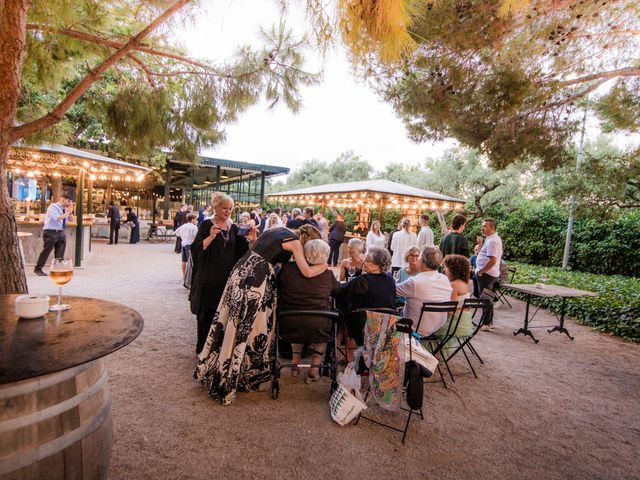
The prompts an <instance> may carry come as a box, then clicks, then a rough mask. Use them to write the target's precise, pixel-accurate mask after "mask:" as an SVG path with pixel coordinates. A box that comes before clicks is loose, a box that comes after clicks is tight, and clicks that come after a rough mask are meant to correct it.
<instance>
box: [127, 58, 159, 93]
mask: <svg viewBox="0 0 640 480" xmlns="http://www.w3.org/2000/svg"><path fill="white" fill-rule="evenodd" d="M127 58H128V59H130V60H131V61H132V62H133V63H135V64H136V65H137V66H138V67H139V68H140V70H142V72H143V73H144V74H145V75H146V77H147V81H148V82H149V85H151V87H153V88H156V81H155V80H154V78H153V72H152V71H151V69H150V68H149V67H148V66H147V64H146V63H144V62H143V61H142V60H140V59H139V58H138V57H136V56H135V55H134V54H133V53H130V54H128V55H127Z"/></svg>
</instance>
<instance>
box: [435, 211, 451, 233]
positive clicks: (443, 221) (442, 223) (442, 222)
mask: <svg viewBox="0 0 640 480" xmlns="http://www.w3.org/2000/svg"><path fill="white" fill-rule="evenodd" d="M435 212H436V217H437V218H438V223H439V224H440V233H441V234H442V235H446V234H447V233H449V227H447V220H446V219H445V218H444V215H443V214H442V212H441V211H440V210H438V209H437V208H436V209H435Z"/></svg>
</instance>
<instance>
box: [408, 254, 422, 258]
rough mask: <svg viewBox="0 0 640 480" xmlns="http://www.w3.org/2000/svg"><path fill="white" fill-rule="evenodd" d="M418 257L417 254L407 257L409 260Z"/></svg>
mask: <svg viewBox="0 0 640 480" xmlns="http://www.w3.org/2000/svg"><path fill="white" fill-rule="evenodd" d="M419 256H420V255H418V254H414V255H408V257H409V258H418V257H419Z"/></svg>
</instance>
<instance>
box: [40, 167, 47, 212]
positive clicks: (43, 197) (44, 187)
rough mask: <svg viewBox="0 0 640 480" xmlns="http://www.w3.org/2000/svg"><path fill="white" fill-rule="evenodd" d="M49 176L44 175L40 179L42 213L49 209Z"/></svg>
mask: <svg viewBox="0 0 640 480" xmlns="http://www.w3.org/2000/svg"><path fill="white" fill-rule="evenodd" d="M47 183H48V182H47V177H46V176H44V175H43V176H42V178H41V179H40V213H46V211H47Z"/></svg>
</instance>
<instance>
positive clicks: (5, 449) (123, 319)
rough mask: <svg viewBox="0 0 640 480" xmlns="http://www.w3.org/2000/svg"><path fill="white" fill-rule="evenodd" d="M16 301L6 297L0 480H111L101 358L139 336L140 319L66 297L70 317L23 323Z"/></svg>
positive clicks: (0, 307) (0, 336)
mask: <svg viewBox="0 0 640 480" xmlns="http://www.w3.org/2000/svg"><path fill="white" fill-rule="evenodd" d="M16 297H17V295H0V478H8V477H11V478H26V479H31V478H34V479H35V478H54V477H55V478H87V479H88V478H91V479H94V478H96V479H99V478H106V477H107V474H108V469H109V461H110V458H111V444H112V422H111V395H110V393H109V387H108V383H107V374H106V370H105V366H104V362H103V360H102V358H103V357H105V356H106V355H109V354H110V353H113V352H115V351H116V350H119V349H120V348H122V347H124V346H125V345H127V344H128V343H130V342H131V341H133V340H134V339H135V338H136V337H137V336H138V335H139V334H140V332H141V331H142V328H143V324H144V322H143V319H142V316H141V315H140V314H139V313H138V312H136V311H135V310H133V309H131V308H128V307H125V306H124V305H120V304H118V303H114V302H107V301H104V300H97V299H93V298H84V297H73V296H64V301H65V302H66V303H68V304H70V305H71V309H70V310H68V311H65V312H49V313H47V315H45V316H44V317H40V318H37V319H23V318H19V317H18V316H17V315H16V314H15V308H14V304H15V299H16ZM55 298H56V297H52V299H51V302H55ZM53 472H55V474H54V473H53Z"/></svg>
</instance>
